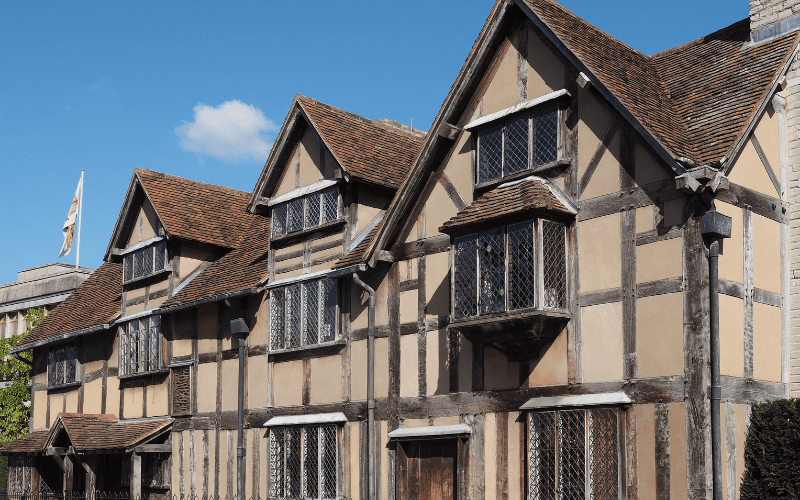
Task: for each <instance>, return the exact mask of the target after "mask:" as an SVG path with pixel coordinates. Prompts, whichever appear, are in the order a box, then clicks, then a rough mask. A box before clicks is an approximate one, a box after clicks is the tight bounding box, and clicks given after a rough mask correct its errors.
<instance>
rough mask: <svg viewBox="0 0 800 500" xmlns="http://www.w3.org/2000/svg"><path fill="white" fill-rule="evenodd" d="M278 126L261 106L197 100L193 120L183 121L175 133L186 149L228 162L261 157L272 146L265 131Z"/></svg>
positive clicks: (263, 156)
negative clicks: (198, 101) (215, 105)
mask: <svg viewBox="0 0 800 500" xmlns="http://www.w3.org/2000/svg"><path fill="white" fill-rule="evenodd" d="M277 128H278V127H277V126H275V124H274V123H272V122H271V121H270V120H268V119H266V118H265V117H264V113H262V112H261V110H260V109H258V108H256V107H255V106H253V105H251V104H245V103H243V102H241V101H236V100H234V101H228V102H223V103H222V104H220V105H219V106H217V107H214V106H208V105H205V104H198V105H197V106H195V107H194V121H193V122H185V121H184V122H183V125H181V126H180V127H177V128H175V133H176V134H177V135H178V137H180V138H181V140H180V145H181V147H182V148H183V149H184V150H186V151H190V152H193V153H197V154H199V155H202V156H211V157H213V158H216V159H218V160H223V161H230V162H239V161H242V160H249V159H252V160H260V161H264V160H266V159H267V156H269V149H270V147H271V143H270V142H269V141H268V140H267V138H266V136H265V135H264V133H265V132H272V131H275V130H277Z"/></svg>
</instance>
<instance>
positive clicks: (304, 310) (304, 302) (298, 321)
mask: <svg viewBox="0 0 800 500" xmlns="http://www.w3.org/2000/svg"><path fill="white" fill-rule="evenodd" d="M337 305H338V282H337V281H336V280H334V279H321V280H313V281H305V282H302V283H295V284H292V285H289V286H286V287H283V288H275V289H273V290H272V291H271V292H270V348H271V349H272V350H283V349H292V348H298V347H310V346H314V345H318V344H324V343H326V342H333V341H334V340H336V333H337V320H336V318H337Z"/></svg>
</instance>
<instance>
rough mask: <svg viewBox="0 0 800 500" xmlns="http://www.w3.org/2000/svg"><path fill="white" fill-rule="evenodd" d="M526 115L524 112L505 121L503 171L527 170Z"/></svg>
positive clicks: (514, 172) (510, 172)
mask: <svg viewBox="0 0 800 500" xmlns="http://www.w3.org/2000/svg"><path fill="white" fill-rule="evenodd" d="M528 128H529V120H528V115H527V114H525V115H523V116H521V117H519V118H517V119H515V120H510V121H508V122H507V123H506V135H505V141H504V146H505V151H504V155H503V158H504V159H505V162H504V166H503V173H504V174H505V175H510V174H516V173H517V172H522V171H523V170H528Z"/></svg>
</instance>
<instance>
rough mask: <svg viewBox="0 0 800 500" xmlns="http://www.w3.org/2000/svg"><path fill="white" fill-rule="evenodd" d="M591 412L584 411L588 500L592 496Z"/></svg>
mask: <svg viewBox="0 0 800 500" xmlns="http://www.w3.org/2000/svg"><path fill="white" fill-rule="evenodd" d="M590 419H591V412H590V411H589V410H584V416H583V425H584V429H583V456H584V457H585V458H584V459H583V488H584V489H583V496H584V498H585V499H586V500H591V498H592V495H591V491H592V474H591V472H590V468H591V464H592V449H591V447H590V446H589V439H590V436H589V433H590V432H591V425H592V424H591V422H590Z"/></svg>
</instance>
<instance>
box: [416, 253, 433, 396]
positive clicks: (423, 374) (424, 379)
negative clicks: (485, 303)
mask: <svg viewBox="0 0 800 500" xmlns="http://www.w3.org/2000/svg"><path fill="white" fill-rule="evenodd" d="M425 273H426V271H425V254H424V253H423V254H422V255H420V256H419V257H418V258H417V363H418V365H419V369H418V371H417V373H418V381H419V397H421V398H424V397H425V396H426V395H427V393H428V371H427V370H428V367H427V366H426V365H427V362H428V357H427V353H428V325H427V321H426V313H425V306H426V304H427V300H428V298H427V297H426V290H425ZM432 368H433V369H436V367H432Z"/></svg>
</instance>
